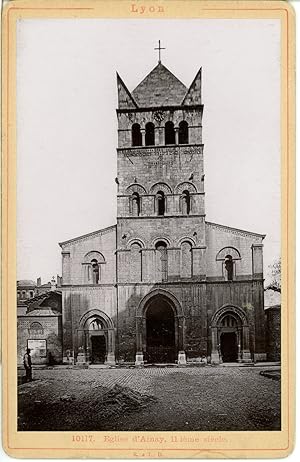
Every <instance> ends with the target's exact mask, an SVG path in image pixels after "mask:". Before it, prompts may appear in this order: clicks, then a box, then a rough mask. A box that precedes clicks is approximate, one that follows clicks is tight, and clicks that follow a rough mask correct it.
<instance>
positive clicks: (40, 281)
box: [36, 278, 42, 287]
mask: <svg viewBox="0 0 300 462" xmlns="http://www.w3.org/2000/svg"><path fill="white" fill-rule="evenodd" d="M36 285H37V286H38V287H40V286H41V285H42V279H41V278H37V280H36Z"/></svg>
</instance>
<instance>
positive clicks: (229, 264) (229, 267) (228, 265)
mask: <svg viewBox="0 0 300 462" xmlns="http://www.w3.org/2000/svg"><path fill="white" fill-rule="evenodd" d="M224 266H225V272H226V279H227V281H232V280H233V261H232V256H231V255H226V257H225V259H224Z"/></svg>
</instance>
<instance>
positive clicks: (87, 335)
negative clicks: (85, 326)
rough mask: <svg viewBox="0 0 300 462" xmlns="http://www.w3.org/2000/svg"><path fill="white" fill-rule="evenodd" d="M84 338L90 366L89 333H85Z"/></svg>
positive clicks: (86, 357) (86, 356) (86, 358)
mask: <svg viewBox="0 0 300 462" xmlns="http://www.w3.org/2000/svg"><path fill="white" fill-rule="evenodd" d="M84 337H85V360H86V362H87V363H88V364H89V363H90V338H89V333H88V332H86V331H85V332H84Z"/></svg>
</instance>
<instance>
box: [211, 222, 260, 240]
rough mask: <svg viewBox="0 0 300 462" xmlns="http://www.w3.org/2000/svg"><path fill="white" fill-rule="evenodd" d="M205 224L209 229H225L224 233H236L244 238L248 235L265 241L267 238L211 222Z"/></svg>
mask: <svg viewBox="0 0 300 462" xmlns="http://www.w3.org/2000/svg"><path fill="white" fill-rule="evenodd" d="M205 224H206V226H208V227H209V228H220V229H223V230H224V231H229V232H235V233H236V234H240V235H244V236H246V235H248V236H255V237H259V238H261V239H264V238H265V237H266V235H265V234H259V233H254V232H253V231H246V230H245V229H240V228H233V227H232V226H227V225H220V224H219V223H212V222H210V221H206V222H205Z"/></svg>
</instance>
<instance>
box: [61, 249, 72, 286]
mask: <svg viewBox="0 0 300 462" xmlns="http://www.w3.org/2000/svg"><path fill="white" fill-rule="evenodd" d="M61 254H62V283H63V284H71V269H70V252H65V251H63V252H62V253H61Z"/></svg>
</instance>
